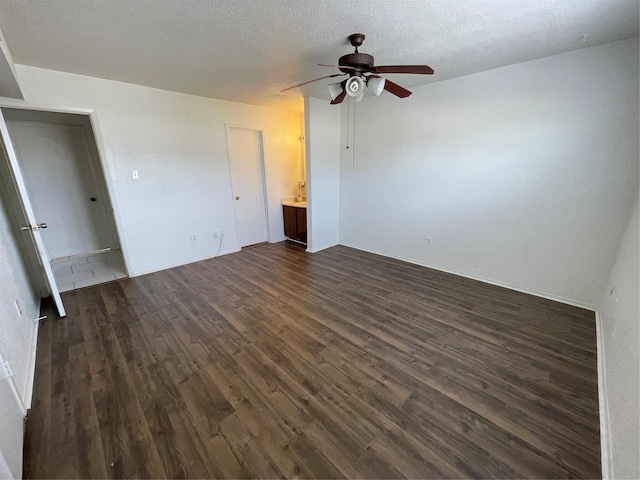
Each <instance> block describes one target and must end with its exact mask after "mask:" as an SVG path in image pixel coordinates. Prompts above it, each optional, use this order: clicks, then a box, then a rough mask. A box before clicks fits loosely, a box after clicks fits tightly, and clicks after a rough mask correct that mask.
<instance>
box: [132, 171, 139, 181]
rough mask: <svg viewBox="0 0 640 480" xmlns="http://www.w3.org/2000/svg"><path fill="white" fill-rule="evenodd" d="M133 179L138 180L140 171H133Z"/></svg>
mask: <svg viewBox="0 0 640 480" xmlns="http://www.w3.org/2000/svg"><path fill="white" fill-rule="evenodd" d="M131 178H133V179H134V180H138V179H139V178H140V176H139V175H138V170H131Z"/></svg>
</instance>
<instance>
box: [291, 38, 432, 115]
mask: <svg viewBox="0 0 640 480" xmlns="http://www.w3.org/2000/svg"><path fill="white" fill-rule="evenodd" d="M349 42H350V43H351V46H352V47H354V48H355V52H354V53H349V54H347V55H343V56H342V57H340V59H339V60H338V65H326V64H323V63H319V64H318V65H320V66H321V67H335V68H338V69H340V72H341V73H334V74H333V75H326V76H324V77H320V78H316V79H314V80H309V81H308V82H304V83H300V84H298V85H294V86H293V87H288V88H285V89H284V90H282V91H281V92H280V93H282V92H286V91H287V90H291V89H292V88H297V87H301V86H303V85H307V84H308V83H313V82H317V81H318V80H324V79H325V78H333V77H340V76H344V75H349V78H348V79H346V80H343V81H342V82H338V83H332V84H329V85H327V86H328V87H329V93H330V94H331V104H332V105H337V104H338V103H342V101H343V100H344V99H345V97H346V96H347V95H348V96H350V97H354V98H355V101H356V102H359V101H360V100H362V98H363V97H364V90H365V86H366V87H367V88H369V89H370V90H371V91H372V92H373V93H374V94H375V95H380V94H381V93H382V91H383V90H386V91H387V92H389V93H392V94H394V95H395V96H396V97H400V98H405V97H408V96H409V95H411V92H410V91H409V90H407V89H406V88H404V87H401V86H400V85H398V84H397V83H393V82H392V81H390V80H387V79H385V78H383V77H381V76H380V74H381V73H411V74H417V75H433V69H432V68H431V67H429V66H427V65H381V66H376V65H374V63H373V56H372V55H369V54H368V53H360V52H358V47H360V46H361V45H362V42H364V35H363V34H362V33H354V34H353V35H349Z"/></svg>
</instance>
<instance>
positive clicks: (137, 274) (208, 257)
mask: <svg viewBox="0 0 640 480" xmlns="http://www.w3.org/2000/svg"><path fill="white" fill-rule="evenodd" d="M240 250H241V249H239V248H235V249H231V250H223V251H221V252H220V253H218V254H217V255H205V256H203V257H198V258H194V259H192V260H188V261H186V262H181V263H172V264H167V265H162V266H160V267H154V268H149V269H145V270H136V271H134V272H129V276H130V277H140V276H142V275H148V274H149V273H155V272H161V271H162V270H168V269H170V268H176V267H181V266H183V265H189V264H190V263H196V262H202V261H203V260H211V259H212V258H216V257H221V256H222V255H228V254H230V253H236V252H239V251H240Z"/></svg>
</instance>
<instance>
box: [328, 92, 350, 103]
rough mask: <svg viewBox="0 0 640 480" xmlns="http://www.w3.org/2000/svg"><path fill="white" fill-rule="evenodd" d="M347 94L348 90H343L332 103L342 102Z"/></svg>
mask: <svg viewBox="0 0 640 480" xmlns="http://www.w3.org/2000/svg"><path fill="white" fill-rule="evenodd" d="M346 96H347V91H346V90H342V93H341V94H340V95H338V96H337V97H336V98H335V100H331V105H337V104H339V103H342V101H343V100H344V97H346Z"/></svg>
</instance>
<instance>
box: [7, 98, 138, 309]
mask: <svg viewBox="0 0 640 480" xmlns="http://www.w3.org/2000/svg"><path fill="white" fill-rule="evenodd" d="M1 112H2V117H3V122H4V124H5V128H6V130H5V132H4V134H3V135H4V136H5V137H6V138H5V139H4V142H5V147H7V145H8V143H7V142H9V143H10V145H11V148H10V149H9V150H10V152H5V155H7V153H10V156H11V157H13V160H12V162H13V163H14V167H13V169H12V171H10V172H8V173H7V171H6V170H5V172H4V175H3V179H2V181H3V183H4V185H5V186H9V185H11V186H13V185H16V174H18V175H19V177H20V183H21V185H20V188H19V189H18V190H20V192H19V193H20V202H13V203H14V205H9V207H10V208H11V210H12V217H13V219H14V223H15V225H14V227H15V231H16V233H17V235H19V236H22V237H25V236H26V235H28V233H29V232H24V230H34V229H33V228H30V229H26V228H25V227H23V226H22V225H24V217H23V216H22V215H23V214H24V213H25V212H24V208H23V209H22V211H20V210H21V209H20V208H19V206H16V205H15V203H20V204H21V205H22V206H23V207H24V204H25V202H27V203H29V209H28V210H31V216H32V217H33V218H35V219H37V221H33V220H29V221H28V222H27V223H28V224H30V226H31V227H35V230H37V231H32V232H31V233H32V236H33V237H36V238H37V239H38V240H39V243H41V244H42V248H41V249H40V250H39V252H38V256H39V257H40V265H39V267H40V268H36V266H35V264H36V263H37V262H35V261H30V262H28V263H30V264H31V265H32V268H30V270H31V271H30V275H31V276H32V277H33V283H34V285H38V284H39V282H40V285H41V284H42V280H41V279H38V278H37V277H39V276H40V277H41V276H42V271H43V270H46V271H47V272H51V275H52V276H53V277H54V278H53V281H51V279H50V278H47V281H46V283H47V284H48V288H47V290H48V291H45V292H43V291H42V290H43V289H42V288H40V289H38V290H40V293H41V296H46V294H51V295H53V296H54V299H56V296H57V297H58V299H59V292H61V291H62V292H64V291H68V290H73V289H76V288H82V287H86V286H90V285H96V284H99V283H105V282H108V281H113V280H116V279H118V278H124V277H126V276H128V275H127V271H126V267H125V263H124V259H123V257H122V254H121V249H120V242H119V236H118V231H117V226H116V222H115V217H114V210H113V207H112V204H111V200H110V197H109V192H108V188H107V184H106V180H105V177H104V173H103V170H102V164H101V162H100V156H99V153H98V146H97V144H96V139H95V134H94V131H93V127H92V124H91V117H90V114H76V113H62V112H55V111H43V110H32V109H28V108H21V107H15V108H14V107H12V106H11V107H9V106H6V107H2V108H1ZM5 150H7V149H6V148H5ZM16 169H17V170H18V171H19V172H17V171H16ZM12 184H13V185H12ZM16 187H17V185H16ZM40 222H42V223H40ZM23 240H25V238H23ZM23 244H24V245H25V247H26V248H25V249H24V250H25V251H24V252H23V254H24V256H25V257H26V258H29V257H31V256H32V255H31V253H30V249H29V248H28V247H29V242H27V241H26V240H25V241H24V242H23ZM47 272H45V274H46V273H47ZM45 276H46V275H45ZM58 299H56V300H58ZM57 303H58V301H56V304H57ZM60 306H61V301H60ZM59 310H60V308H59ZM62 311H64V309H63V308H62ZM61 316H63V315H62V313H61Z"/></svg>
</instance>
